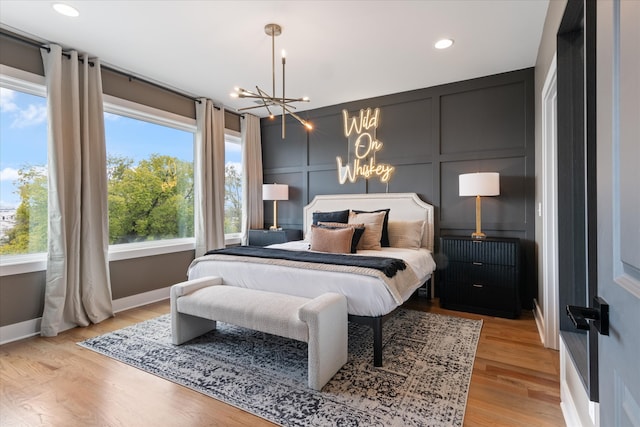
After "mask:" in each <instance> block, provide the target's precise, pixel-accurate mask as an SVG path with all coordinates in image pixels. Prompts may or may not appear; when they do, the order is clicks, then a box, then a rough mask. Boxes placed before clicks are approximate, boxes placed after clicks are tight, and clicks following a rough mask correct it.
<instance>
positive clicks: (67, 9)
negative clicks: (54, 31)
mask: <svg viewBox="0 0 640 427" xmlns="http://www.w3.org/2000/svg"><path fill="white" fill-rule="evenodd" d="M52 7H53V10H55V11H56V12H58V13H59V14H60V15H64V16H71V17H73V18H75V17H76V16H79V15H80V12H78V10H77V9H76V8H74V7H71V6H69V5H68V4H64V3H54V4H53V6H52Z"/></svg>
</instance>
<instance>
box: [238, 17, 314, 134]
mask: <svg viewBox="0 0 640 427" xmlns="http://www.w3.org/2000/svg"><path fill="white" fill-rule="evenodd" d="M264 32H265V33H266V34H267V35H268V36H271V80H272V84H273V87H272V92H271V93H272V94H273V95H269V94H268V93H267V92H265V91H264V90H262V89H260V88H259V87H258V86H257V85H256V91H255V92H253V91H250V90H247V89H243V88H240V87H236V88H234V92H233V93H231V96H232V97H234V98H248V99H255V100H256V104H258V105H256V106H253V107H246V108H240V109H238V111H246V110H251V109H254V108H266V109H267V112H268V113H269V117H270V118H272V119H273V118H274V114H273V112H272V111H271V109H272V108H274V109H276V108H280V109H282V115H281V117H282V139H284V138H285V115H287V114H289V115H291V116H292V117H294V118H295V119H296V120H298V121H299V122H300V124H301V125H302V126H304V127H305V128H307V129H313V126H311V123H309V122H307V121H306V120H304V119H303V118H302V117H300V116H299V115H297V114H296V113H294V112H293V111H291V110H292V109H295V108H296V107H295V106H293V105H291V104H292V103H293V102H309V98H308V97H306V96H305V97H303V98H287V97H286V96H285V93H284V88H285V84H284V83H285V82H284V77H285V65H286V63H287V60H286V56H285V52H284V50H283V51H282V96H281V97H276V59H275V38H276V36H279V35H280V34H282V27H281V26H280V25H278V24H267V25H265V27H264Z"/></svg>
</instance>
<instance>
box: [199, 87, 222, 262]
mask: <svg viewBox="0 0 640 427" xmlns="http://www.w3.org/2000/svg"><path fill="white" fill-rule="evenodd" d="M196 125H197V131H196V143H195V147H194V150H195V152H194V156H193V159H194V196H195V197H194V199H195V208H194V233H195V235H196V257H199V256H202V255H204V253H205V252H206V251H208V250H210V249H219V248H222V247H224V188H225V187H224V176H225V173H224V110H222V109H220V108H216V107H214V106H213V102H211V100H209V99H204V98H203V99H200V102H199V103H198V102H196Z"/></svg>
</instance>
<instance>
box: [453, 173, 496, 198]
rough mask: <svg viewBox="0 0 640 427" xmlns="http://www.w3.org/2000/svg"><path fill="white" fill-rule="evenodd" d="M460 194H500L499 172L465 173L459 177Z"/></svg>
mask: <svg viewBox="0 0 640 427" xmlns="http://www.w3.org/2000/svg"><path fill="white" fill-rule="evenodd" d="M459 185H460V188H459V190H460V196H499V195H500V174H499V173H498V172H477V173H465V174H462V175H460V177H459Z"/></svg>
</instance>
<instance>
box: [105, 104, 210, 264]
mask: <svg viewBox="0 0 640 427" xmlns="http://www.w3.org/2000/svg"><path fill="white" fill-rule="evenodd" d="M102 97H103V108H104V112H105V113H110V114H117V115H120V116H126V117H128V118H131V119H135V120H142V121H146V122H150V123H154V124H157V125H160V126H167V127H172V128H174V129H178V130H182V131H185V132H191V133H193V135H194V144H195V135H196V130H197V127H196V120H195V119H192V118H190V117H184V116H180V115H178V114H175V113H170V112H168V111H163V110H160V109H157V108H153V107H149V106H147V105H143V104H138V103H136V102H132V101H129V100H126V99H122V98H117V97H115V96H111V95H105V94H103V96H102ZM194 157H195V152H194ZM194 161H195V158H194ZM195 247H196V239H195V237H186V238H185V237H182V238H176V239H162V240H152V241H147V242H136V243H120V244H117V245H109V261H120V260H125V259H131V258H141V257H147V256H154V255H162V254H168V253H174V252H184V251H189V250H195Z"/></svg>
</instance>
